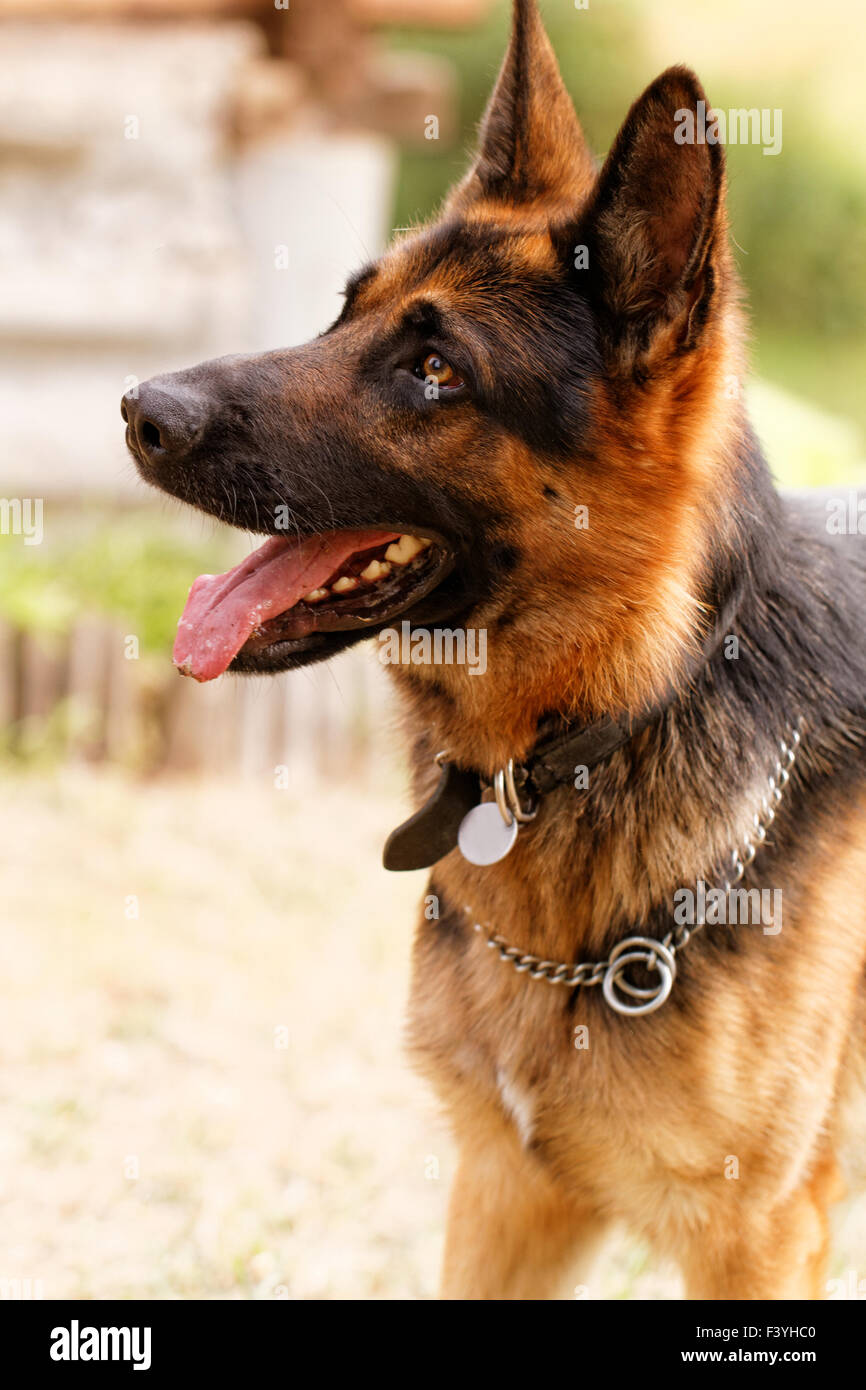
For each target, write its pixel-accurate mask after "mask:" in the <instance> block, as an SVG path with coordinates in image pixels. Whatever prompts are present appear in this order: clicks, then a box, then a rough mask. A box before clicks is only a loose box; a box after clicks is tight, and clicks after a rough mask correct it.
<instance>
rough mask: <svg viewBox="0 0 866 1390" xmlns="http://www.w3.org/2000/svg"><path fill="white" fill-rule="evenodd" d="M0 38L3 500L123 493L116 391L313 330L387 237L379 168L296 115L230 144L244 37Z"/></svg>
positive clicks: (247, 38)
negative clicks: (253, 138) (351, 274)
mask: <svg viewBox="0 0 866 1390" xmlns="http://www.w3.org/2000/svg"><path fill="white" fill-rule="evenodd" d="M0 43H2V49H3V61H2V65H0V428H2V440H0V450H2V453H0V491H2V492H3V493H4V494H5V495H9V494H10V493H13V492H16V491H17V492H21V493H23V494H25V495H28V496H32V495H37V494H38V495H46V496H50V495H51V494H58V495H59V494H73V495H77V494H81V493H86V492H93V493H106V492H108V493H116V492H120V493H124V492H127V491H128V490H129V489H133V488H137V487H139V486H140V485H138V484H137V482H136V480H135V476H134V473H133V471H132V469H131V466H130V465H129V463H128V461H127V458H126V452H125V449H124V448H123V433H122V427H121V423H120V415H119V402H120V396H121V394H122V392H123V390H124V389H125V387H126V386H127V385H128V378H130V377H138V378H139V379H144V378H145V377H147V376H149V375H151V374H153V373H154V372H157V371H164V370H170V369H173V368H176V367H180V366H183V365H187V364H189V363H192V362H195V361H198V360H200V359H201V358H204V357H210V356H218V355H220V354H222V353H227V352H236V351H242V350H249V349H255V348H264V347H270V346H276V345H278V344H280V343H290V342H295V341H300V340H302V339H303V338H305V337H307V336H309V335H310V334H311V333H313V332H316V331H318V330H319V329H320V328H322V327H324V326H325V325H326V324H327V322H329V321H330V319H331V318H332V317H333V316H334V314H335V312H336V308H337V305H338V302H339V301H338V298H337V291H338V289H339V287H340V285H341V284H342V282H343V280H344V279H345V276H346V274H347V273H348V271H350V270H351V269H352V268H354V267H356V266H357V265H359V264H360V263H361V262H363V261H364V260H366V259H367V258H368V257H369V256H372V255H375V254H377V252H378V251H379V250H380V249H381V246H382V244H383V242H384V240H385V238H386V236H387V230H388V229H387V216H388V209H389V205H390V188H391V178H392V171H393V157H392V152H391V150H390V147H389V146H388V145H387V144H386V143H385V142H383V141H381V140H378V139H376V138H375V137H372V136H371V137H367V136H362V135H357V136H344V137H339V138H338V137H335V136H332V135H331V136H328V135H325V134H322V133H317V131H316V129H315V126H314V125H313V124H312V123H311V120H310V117H309V114H308V113H304V112H303V110H302V111H301V113H300V115H299V117H298V119H297V121H296V123H295V125H294V126H293V127H292V128H291V129H286V130H283V131H278V132H276V133H275V132H273V131H271V133H270V134H269V135H268V136H267V137H266V138H262V139H261V140H260V141H258V142H256V143H250V142H249V141H247V142H246V143H244V144H240V145H239V144H238V142H237V141H235V140H234V139H233V138H232V131H233V126H234V113H235V101H236V96H237V93H238V91H239V89H240V88H241V87H242V84H243V80H244V74H245V71H246V70H247V68H248V67H249V65H251V64H252V63H254V62H255V61H256V60H260V59H261V55H262V52H263V44H262V40H261V36H260V34H259V32H258V31H257V30H256V29H255V27H254V26H251V25H247V24H243V23H223V24H215V25H207V26H179V25H164V26H159V25H157V26H154V25H147V26H141V27H138V26H134V25H132V26H131V25H117V26H109V25H104V26H103V25H74V26H73V25H70V26H68V27H63V26H60V27H58V26H57V25H51V26H43V25H38V26H37V25H33V26H25V25H10V24H6V25H3V26H2V30H0ZM278 247H286V248H287V255H286V256H285V259H286V260H287V268H286V269H280V268H279V258H278V256H277V248H278Z"/></svg>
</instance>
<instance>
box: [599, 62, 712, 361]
mask: <svg viewBox="0 0 866 1390" xmlns="http://www.w3.org/2000/svg"><path fill="white" fill-rule="evenodd" d="M716 136H717V127H716V126H715V125H714V120H713V113H712V110H711V109H710V108H709V106H708V103H707V100H706V97H705V95H704V91H703V88H702V87H701V84H700V82H699V81H698V79H697V77H696V76H695V75H694V73H692V72H690V71H689V70H688V69H687V68H682V67H674V68H668V70H667V71H666V72H663V73H662V74H661V76H660V77H657V78H656V80H655V82H653V83H652V84H651V85H650V86H649V87H648V88H647V90H646V91H645V92H644V94H643V96H641V97H639V98H638V100H637V101H636V102H635V104H634V106H632V108H631V110H630V111H629V113H628V116H627V117H626V120H625V123H624V124H623V127H622V129H621V130H620V132H619V134H618V135H617V137H616V140H615V141H614V144H613V147H612V148H611V151H610V153H609V155H608V157H607V159H606V161H605V164H604V168H603V169H602V171H601V174H600V175H599V180H598V185H597V188H596V191H595V193H594V195H593V198H592V201H591V203H590V204H589V205H588V207H587V209H586V211H585V212H584V214H583V215H582V217H581V219H580V229H579V231H578V232H577V234H576V240H577V241H579V242H581V243H582V244H584V245H586V247H587V252H588V276H589V285H590V287H591V291H592V294H593V297H594V298H595V299H596V300H597V302H598V304H599V306H600V308H601V309H602V313H603V317H604V318H605V320H606V326H607V328H608V330H609V332H610V334H611V336H612V337H613V339H614V340H615V341H617V343H618V344H619V346H620V347H621V348H622V347H626V348H628V347H630V348H631V352H630V353H629V354H628V355H629V356H630V357H632V358H634V357H635V356H636V355H637V354H639V353H640V352H641V351H642V350H645V349H647V348H648V347H649V346H650V344H651V342H652V341H653V336H654V334H656V333H657V332H658V331H659V330H660V329H661V328H662V327H663V326H665V325H666V326H668V327H669V328H671V329H672V330H673V338H674V344H675V346H676V347H677V348H680V349H683V348H688V347H692V346H694V345H695V343H696V342H697V340H698V337H699V336H700V333H701V330H702V329H703V327H704V325H705V323H706V321H707V319H708V316H709V313H710V309H711V306H712V304H713V301H714V298H717V296H718V291H719V288H720V271H722V270H724V269H725V266H726V264H727V248H726V236H725V234H726V228H725V212H724V189H725V171H724V155H723V152H722V146H721V144H719V143H718V140H717V138H715V137H716Z"/></svg>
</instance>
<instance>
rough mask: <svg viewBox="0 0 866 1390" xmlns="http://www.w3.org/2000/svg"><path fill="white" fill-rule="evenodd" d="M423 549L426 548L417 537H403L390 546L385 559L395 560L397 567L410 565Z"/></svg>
mask: <svg viewBox="0 0 866 1390" xmlns="http://www.w3.org/2000/svg"><path fill="white" fill-rule="evenodd" d="M423 549H424V546H423V544H422V542H421V541H420V540H419V539H418V537H417V536H401V537H400V539H399V540H398V541H392V542H391V544H390V545H389V546H388V549H387V550H386V551H385V559H386V560H393V562H394V564H395V565H408V563H409V561H410V560H414V558H415V556H416V555H418V554H420V552H421V551H422V550H423Z"/></svg>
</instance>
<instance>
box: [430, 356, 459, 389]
mask: <svg viewBox="0 0 866 1390" xmlns="http://www.w3.org/2000/svg"><path fill="white" fill-rule="evenodd" d="M420 375H421V376H422V377H423V378H424V380H425V381H430V380H431V379H432V380H433V381H435V382H436V384H437V386H446V387H448V388H449V389H450V390H452V391H453V390H454V389H455V387H457V386H462V385H463V379H462V377H459V376H458V375H457V373H456V372H455V370H454V368H453V367H452V366H451V364H450V362H446V361H445V358H444V357H440V355H439V353H438V352H431V353H429V354H428V355H427V356H426V357H425V358H424V361H423V362H422V363H421V371H420Z"/></svg>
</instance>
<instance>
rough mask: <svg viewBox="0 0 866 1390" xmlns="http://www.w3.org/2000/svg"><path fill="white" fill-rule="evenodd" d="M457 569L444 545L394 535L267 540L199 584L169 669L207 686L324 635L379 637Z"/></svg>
mask: <svg viewBox="0 0 866 1390" xmlns="http://www.w3.org/2000/svg"><path fill="white" fill-rule="evenodd" d="M453 565H454V555H453V553H452V551H451V550H450V548H449V546H448V545H447V544H446V542H445V541H444V540H443V539H442V537H440V536H435V535H420V534H416V533H415V532H410V531H406V530H404V529H402V528H400V527H393V528H391V527H388V528H386V527H384V526H383V527H380V528H377V529H372V528H370V529H360V530H340V531H323V532H320V533H318V534H316V535H313V536H308V537H306V538H304V539H302V540H296V539H290V538H288V537H283V536H272V537H271V538H270V539H269V540H267V541H265V543H264V544H263V545H261V546H260V547H259V548H258V549H257V550H255V551H253V553H252V554H251V555H249V556H248V557H247V559H246V560H243V561H242V562H241V563H240V564H239V565H236V566H235V568H234V569H232V570H229V571H228V572H227V573H226V574H219V575H213V574H203V575H200V576H199V578H198V579H197V580H196V581H195V583H194V584H193V586H192V588H191V589H190V592H189V597H188V599H187V602H186V607H185V608H184V611H183V614H182V615H181V618H180V621H179V622H178V631H177V638H176V640H175V645H174V664H175V666H176V667H177V668H178V670H179V671H180V673H181V674H182V675H185V676H192V678H193V679H194V680H197V681H210V680H213V679H214V678H215V677H216V676H220V675H222V674H223V672H225V671H227V670H228V669H229V668H230V667H231V666H233V665H234V666H235V669H238V670H247V671H254V670H256V669H259V668H261V669H266V668H267V667H268V666H269V665H270V664H271V662H272V661H273V659H274V658H278V657H279V658H283V657H290V656H292V655H293V654H294V653H301V652H303V651H305V650H307V649H308V648H309V647H310V646H314V647H316V646H324V645H327V643H328V641H329V638H328V636H327V634H332V633H334V634H336V633H347V632H353V631H355V632H357V631H358V630H359V629H367V630H368V631H371V632H372V631H375V630H376V629H377V628H381V627H383V626H385V625H386V624H387V623H388V622H389V621H390V620H391V619H392V618H395V617H397V616H398V615H399V614H405V613H407V612H409V611H410V610H411V609H413V608H414V607H415V606H416V604H418V603H419V602H420V601H421V600H422V599H423V598H425V597H426V595H427V594H429V593H430V592H431V590H433V589H434V588H436V587H437V586H438V585H439V584H440V583H441V581H442V580H443V579H444V578H445V576H446V575H447V574H448V573H449V572H450V570H451V569H452V568H453ZM331 640H333V639H331ZM336 640H337V644H338V645H339V641H340V639H336Z"/></svg>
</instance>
